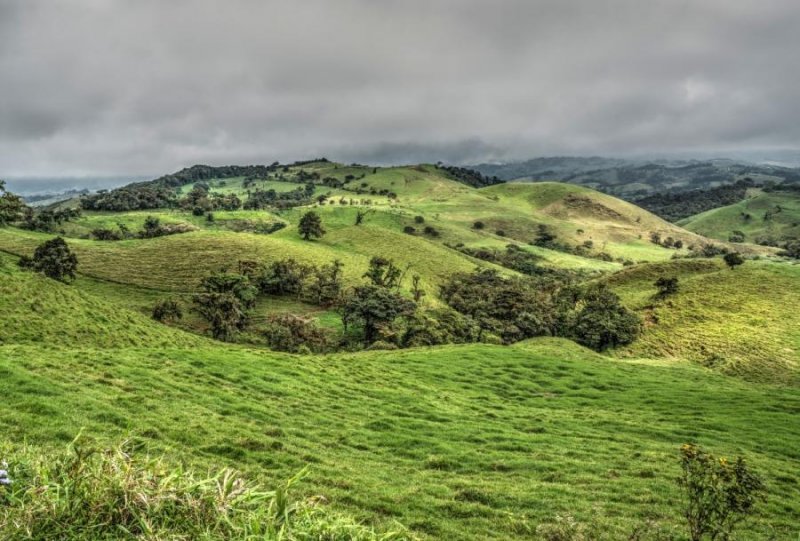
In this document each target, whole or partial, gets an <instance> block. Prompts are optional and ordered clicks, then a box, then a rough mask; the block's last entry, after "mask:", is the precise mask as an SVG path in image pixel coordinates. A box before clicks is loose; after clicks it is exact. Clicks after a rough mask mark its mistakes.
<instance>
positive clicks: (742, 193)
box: [635, 178, 756, 222]
mask: <svg viewBox="0 0 800 541" xmlns="http://www.w3.org/2000/svg"><path fill="white" fill-rule="evenodd" d="M755 185H756V184H755V182H753V180H752V179H749V178H747V179H744V180H739V181H737V182H735V183H734V184H727V185H725V186H718V187H716V188H711V189H708V190H692V191H690V192H678V193H657V194H654V195H649V196H647V197H643V198H641V199H637V200H636V201H635V203H636V204H637V205H639V206H640V207H642V208H644V209H646V210H649V211H650V212H652V213H653V214H656V215H658V216H661V217H662V218H664V219H665V220H669V221H670V222H677V221H678V220H681V219H683V218H688V217H689V216H693V215H695V214H699V213H701V212H705V211H707V210H711V209H715V208H719V207H724V206H727V205H733V204H735V203H738V202H739V201H741V200H742V199H744V198H745V197H746V194H747V189H748V188H752V187H754V186H755Z"/></svg>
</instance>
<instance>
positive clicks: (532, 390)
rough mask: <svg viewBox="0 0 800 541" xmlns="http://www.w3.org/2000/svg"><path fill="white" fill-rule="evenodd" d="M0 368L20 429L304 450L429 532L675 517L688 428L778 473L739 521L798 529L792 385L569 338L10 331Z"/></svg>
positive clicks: (256, 453)
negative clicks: (295, 342) (363, 339)
mask: <svg viewBox="0 0 800 541" xmlns="http://www.w3.org/2000/svg"><path fill="white" fill-rule="evenodd" d="M22 359H24V361H22ZM0 375H1V376H2V377H0V394H2V396H3V401H2V402H0V433H2V434H4V437H6V438H8V439H9V440H12V441H20V440H22V439H23V438H25V439H27V440H28V441H29V442H30V443H32V444H34V445H38V446H43V447H49V446H53V445H61V444H62V443H64V442H67V441H69V440H70V439H71V438H72V437H73V436H74V435H75V433H77V431H78V430H80V429H81V428H82V427H83V428H84V431H85V433H87V434H90V435H93V436H99V437H101V438H120V437H123V436H126V435H133V436H135V437H137V438H139V439H140V441H142V442H143V443H146V444H148V445H149V446H151V449H155V450H159V449H161V450H163V449H170V450H171V452H173V453H176V454H177V456H179V457H182V458H183V459H185V460H187V461H188V462H189V463H191V464H194V465H198V466H200V467H203V466H204V465H209V466H213V467H214V468H215V469H217V468H219V467H220V466H224V465H235V466H237V467H240V468H242V469H243V470H244V471H245V472H246V473H247V474H249V475H255V476H257V477H261V478H267V479H268V480H269V479H271V480H274V479H283V478H286V477H288V476H290V475H292V474H293V473H295V472H297V471H299V470H300V469H301V468H303V467H304V466H306V465H308V466H309V467H310V474H309V477H308V479H307V481H306V482H305V483H304V484H303V485H302V486H301V487H300V489H299V490H301V491H302V492H303V493H305V494H308V495H315V496H324V497H325V499H326V500H327V501H329V502H330V504H331V505H332V506H333V507H334V508H335V509H343V510H345V511H348V512H352V513H354V514H355V515H356V516H357V517H360V518H362V519H364V520H366V521H368V522H369V523H373V524H378V525H386V524H391V523H393V522H394V521H396V520H397V521H400V522H402V523H404V524H406V525H407V526H408V527H410V528H411V529H412V531H413V532H414V533H416V534H417V535H419V536H420V537H421V538H424V539H509V538H534V535H533V529H534V528H535V526H536V525H537V524H539V523H541V522H547V521H549V520H552V519H553V517H554V516H555V515H557V514H561V515H564V514H570V515H573V516H575V517H576V519H577V520H580V521H582V522H592V521H594V522H595V523H596V524H597V525H598V526H599V527H600V528H601V529H602V530H603V531H604V532H605V534H604V537H603V538H605V539H620V538H624V537H626V536H627V534H629V533H630V532H631V531H632V529H633V527H634V526H635V525H637V524H639V523H641V522H643V521H645V520H647V519H650V518H655V519H658V520H663V521H664V522H665V523H667V524H675V523H676V522H677V521H678V516H679V512H678V508H677V492H676V488H675V484H674V481H673V479H674V477H675V476H676V475H677V462H676V456H677V448H678V446H680V445H681V444H682V443H684V442H686V441H696V442H699V443H701V444H702V445H705V446H707V447H708V448H710V449H712V450H714V451H717V452H719V453H721V454H725V455H732V454H736V453H745V454H746V455H747V457H748V459H749V460H750V463H751V465H752V466H753V467H754V468H756V469H757V470H758V471H760V472H762V473H763V474H764V475H765V476H766V479H767V483H768V485H769V487H770V500H769V502H768V504H767V505H766V507H765V508H764V513H763V514H761V515H759V516H758V517H757V519H756V520H755V521H754V522H753V523H752V524H750V525H749V526H748V528H747V532H748V533H747V534H746V535H744V536H742V539H763V538H765V537H767V535H768V532H774V533H775V534H776V535H777V536H778V538H786V536H787V535H789V534H790V532H793V531H795V530H796V527H797V522H796V517H797V515H798V513H800V507H798V502H800V491H798V484H797V482H798V481H797V471H796V463H797V461H798V460H800V455H798V452H797V449H798V448H800V432H798V430H797V424H796V423H795V422H794V421H793V419H794V418H795V417H796V415H797V413H798V412H800V401H798V396H797V393H796V392H794V391H792V390H788V389H781V388H775V387H769V386H761V385H757V384H748V383H745V382H742V381H740V380H736V379H731V378H726V377H724V376H719V375H715V374H714V373H712V372H710V371H708V370H706V369H703V368H700V367H695V366H691V365H688V364H684V363H663V362H630V361H622V360H613V359H610V358H605V357H602V356H599V355H596V354H594V353H591V352H588V351H586V350H584V349H582V348H580V347H577V346H575V345H573V344H571V343H569V342H565V341H561V340H552V339H543V340H535V341H532V342H528V343H523V344H519V345H517V346H514V347H500V346H480V345H473V346H460V347H455V346H451V347H440V348H435V349H423V350H416V351H404V352H386V353H362V354H352V355H336V356H329V357H325V358H320V357H316V358H315V357H290V356H284V355H276V354H271V353H263V352H259V351H253V350H246V349H241V348H238V347H233V346H224V345H215V346H204V347H195V348H192V349H163V348H159V349H152V350H135V351H134V350H126V349H116V350H98V349H92V348H89V349H79V350H69V349H66V350H51V349H43V348H41V347H33V346H11V345H7V346H3V347H0Z"/></svg>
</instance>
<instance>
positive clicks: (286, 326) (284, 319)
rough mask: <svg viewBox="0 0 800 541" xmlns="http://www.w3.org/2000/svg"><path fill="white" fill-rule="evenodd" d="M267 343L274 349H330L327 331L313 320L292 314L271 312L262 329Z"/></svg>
mask: <svg viewBox="0 0 800 541" xmlns="http://www.w3.org/2000/svg"><path fill="white" fill-rule="evenodd" d="M262 333H263V335H264V338H266V341H267V345H268V346H269V347H270V348H271V349H274V350H276V351H288V352H290V353H302V352H308V353H322V352H325V351H327V350H329V349H330V347H331V340H330V337H329V336H328V333H327V332H326V331H324V330H323V329H321V328H320V327H319V326H317V325H316V324H315V323H314V321H313V320H311V319H309V318H304V317H301V316H297V315H294V314H272V315H270V316H269V317H268V318H267V322H266V326H265V327H264V329H263V331H262Z"/></svg>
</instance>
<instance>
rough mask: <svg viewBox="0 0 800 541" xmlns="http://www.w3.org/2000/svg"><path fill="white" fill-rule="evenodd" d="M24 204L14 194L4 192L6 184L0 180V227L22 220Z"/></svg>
mask: <svg viewBox="0 0 800 541" xmlns="http://www.w3.org/2000/svg"><path fill="white" fill-rule="evenodd" d="M25 208H26V207H25V202H24V201H23V200H22V198H21V197H20V196H18V195H16V194H13V193H11V192H9V191H6V183H5V181H4V180H0V227H2V226H4V225H7V224H9V223H11V222H16V221H17V220H19V219H21V218H22V214H23V211H24V210H25Z"/></svg>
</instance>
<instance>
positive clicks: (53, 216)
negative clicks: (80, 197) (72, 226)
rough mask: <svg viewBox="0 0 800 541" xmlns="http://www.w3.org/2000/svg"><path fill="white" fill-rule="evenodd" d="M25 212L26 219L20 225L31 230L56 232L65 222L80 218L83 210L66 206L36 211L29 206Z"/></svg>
mask: <svg viewBox="0 0 800 541" xmlns="http://www.w3.org/2000/svg"><path fill="white" fill-rule="evenodd" d="M23 214H24V219H23V222H22V224H20V227H23V228H24V229H29V230H31V231H43V232H45V233H54V232H56V230H57V229H58V228H59V227H60V226H61V225H62V224H63V223H64V222H67V221H69V220H75V219H76V218H80V216H81V211H80V209H72V208H64V209H56V210H49V209H43V210H40V211H38V212H35V211H34V210H33V209H32V208H30V207H27V208H25V211H24V213H23Z"/></svg>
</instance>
